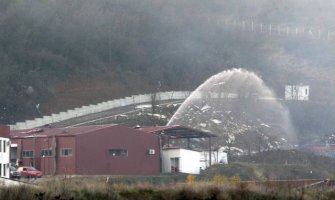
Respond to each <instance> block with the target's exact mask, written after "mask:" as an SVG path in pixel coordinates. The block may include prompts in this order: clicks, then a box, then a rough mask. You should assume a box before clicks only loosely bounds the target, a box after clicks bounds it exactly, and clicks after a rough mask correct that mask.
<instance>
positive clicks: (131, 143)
mask: <svg viewBox="0 0 335 200" xmlns="http://www.w3.org/2000/svg"><path fill="white" fill-rule="evenodd" d="M213 137H216V136H215V135H214V134H212V133H209V132H204V131H201V130H197V129H192V128H189V127H184V126H178V125H174V126H154V127H136V128H130V127H126V126H122V125H116V124H112V125H96V126H82V127H72V128H52V127H43V128H35V129H27V130H12V131H11V133H10V138H11V156H10V160H11V162H12V163H16V164H17V165H28V166H34V167H35V168H37V169H38V170H41V171H42V172H43V173H44V174H45V175H159V174H160V173H176V172H181V173H190V174H199V173H200V171H201V169H205V168H207V167H209V166H210V165H211V164H216V163H219V160H218V159H217V158H218V155H219V154H217V153H218V152H213V151H211V149H212V148H210V147H211V139H212V138H213ZM192 139H203V141H206V140H207V141H208V145H205V149H204V150H201V149H199V148H193V145H191V143H192ZM176 140H177V141H178V142H177V143H175V141H176ZM181 141H182V142H181ZM220 155H221V154H220ZM7 163H8V162H7Z"/></svg>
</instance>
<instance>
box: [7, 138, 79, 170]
mask: <svg viewBox="0 0 335 200" xmlns="http://www.w3.org/2000/svg"><path fill="white" fill-rule="evenodd" d="M56 140H57V145H56ZM11 141H12V143H14V144H17V145H18V148H17V158H20V159H21V160H22V162H23V165H30V162H34V160H35V168H37V169H38V170H41V171H42V172H43V174H49V175H50V174H75V137H74V136H70V137H69V136H62V137H56V138H55V137H36V138H35V142H34V139H33V138H22V139H15V138H14V139H11ZM56 146H57V149H56ZM61 148H72V153H73V155H72V156H71V157H62V156H61V155H60V150H61ZM42 149H52V156H46V157H44V158H43V157H42V156H41V151H42ZM23 150H33V151H34V157H35V158H22V157H21V153H22V151H23ZM55 151H57V156H55ZM55 163H57V164H55Z"/></svg>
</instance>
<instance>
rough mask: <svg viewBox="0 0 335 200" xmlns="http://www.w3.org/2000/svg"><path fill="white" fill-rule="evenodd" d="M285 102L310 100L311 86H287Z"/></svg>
mask: <svg viewBox="0 0 335 200" xmlns="http://www.w3.org/2000/svg"><path fill="white" fill-rule="evenodd" d="M285 100H298V101H308V100H309V85H286V86H285Z"/></svg>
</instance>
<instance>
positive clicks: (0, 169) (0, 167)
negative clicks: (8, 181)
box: [0, 163, 2, 176]
mask: <svg viewBox="0 0 335 200" xmlns="http://www.w3.org/2000/svg"><path fill="white" fill-rule="evenodd" d="M0 176H2V164H1V163H0Z"/></svg>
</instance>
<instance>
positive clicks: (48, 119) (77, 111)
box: [10, 91, 190, 130]
mask: <svg viewBox="0 0 335 200" xmlns="http://www.w3.org/2000/svg"><path fill="white" fill-rule="evenodd" d="M189 95H190V92H189V91H170V92H159V93H157V94H156V100H158V101H164V100H179V99H186V98H187V97H188V96H189ZM151 101H152V94H142V95H134V96H130V97H125V98H122V99H115V100H111V101H105V102H102V103H98V104H95V105H88V106H82V107H80V108H74V109H71V110H68V111H65V112H60V113H58V114H52V115H49V116H43V117H42V118H35V119H33V120H26V121H25V122H18V123H16V124H15V125H10V127H11V129H12V130H20V129H30V128H35V127H40V126H44V125H47V124H52V123H56V122H60V121H64V120H67V119H71V118H75V117H80V116H84V115H88V114H92V113H97V112H102V111H105V110H109V109H113V108H118V107H123V106H129V105H133V104H141V103H147V102H151Z"/></svg>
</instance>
